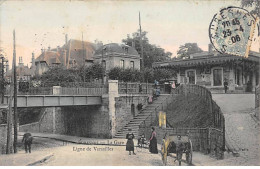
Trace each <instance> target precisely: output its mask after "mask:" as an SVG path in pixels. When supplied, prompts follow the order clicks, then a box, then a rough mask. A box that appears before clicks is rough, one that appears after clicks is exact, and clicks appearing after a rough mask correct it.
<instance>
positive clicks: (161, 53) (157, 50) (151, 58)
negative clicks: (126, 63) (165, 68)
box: [122, 30, 172, 68]
mask: <svg viewBox="0 0 260 169" xmlns="http://www.w3.org/2000/svg"><path fill="white" fill-rule="evenodd" d="M146 35H147V32H146V31H143V32H142V45H143V54H144V67H147V68H151V67H152V64H153V63H154V62H160V61H165V60H170V57H171V55H172V53H171V52H165V50H164V49H163V48H161V47H159V46H156V45H152V44H150V43H149V39H148V38H147V37H146ZM122 42H123V43H125V44H126V45H129V46H132V47H134V48H135V49H136V50H137V52H138V53H139V54H140V56H141V46H140V33H139V30H138V31H137V32H134V33H132V36H130V35H129V34H128V35H127V38H126V39H123V40H122Z"/></svg>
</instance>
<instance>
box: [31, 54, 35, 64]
mask: <svg viewBox="0 0 260 169" xmlns="http://www.w3.org/2000/svg"><path fill="white" fill-rule="evenodd" d="M31 68H35V59H34V52H33V53H32V65H31Z"/></svg>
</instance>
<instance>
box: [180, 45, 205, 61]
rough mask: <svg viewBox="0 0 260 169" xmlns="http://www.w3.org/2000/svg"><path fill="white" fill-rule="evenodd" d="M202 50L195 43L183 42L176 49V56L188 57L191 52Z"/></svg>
mask: <svg viewBox="0 0 260 169" xmlns="http://www.w3.org/2000/svg"><path fill="white" fill-rule="evenodd" d="M202 51H203V50H202V49H201V48H199V47H198V44H197V43H185V44H184V45H181V46H180V48H179V50H178V51H177V57H178V58H190V55H191V54H194V53H199V52H202Z"/></svg>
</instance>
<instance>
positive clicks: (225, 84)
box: [224, 79, 228, 93]
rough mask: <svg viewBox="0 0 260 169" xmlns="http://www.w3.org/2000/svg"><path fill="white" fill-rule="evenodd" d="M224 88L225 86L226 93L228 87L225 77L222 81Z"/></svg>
mask: <svg viewBox="0 0 260 169" xmlns="http://www.w3.org/2000/svg"><path fill="white" fill-rule="evenodd" d="M224 88H225V93H227V89H228V82H227V79H225V82H224Z"/></svg>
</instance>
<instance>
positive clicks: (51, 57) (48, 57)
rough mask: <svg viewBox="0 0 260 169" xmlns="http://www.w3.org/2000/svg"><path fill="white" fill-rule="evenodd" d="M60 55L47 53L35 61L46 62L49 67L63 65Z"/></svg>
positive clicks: (51, 52)
mask: <svg viewBox="0 0 260 169" xmlns="http://www.w3.org/2000/svg"><path fill="white" fill-rule="evenodd" d="M59 57H60V54H59V53H58V52H55V51H45V52H43V53H42V54H41V55H40V56H39V57H37V58H36V59H35V62H39V61H45V62H46V63H47V64H48V65H51V64H53V63H54V64H55V63H61V62H60V59H59Z"/></svg>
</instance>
